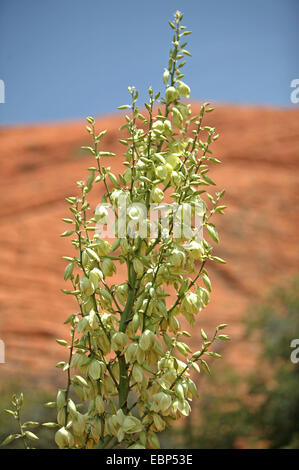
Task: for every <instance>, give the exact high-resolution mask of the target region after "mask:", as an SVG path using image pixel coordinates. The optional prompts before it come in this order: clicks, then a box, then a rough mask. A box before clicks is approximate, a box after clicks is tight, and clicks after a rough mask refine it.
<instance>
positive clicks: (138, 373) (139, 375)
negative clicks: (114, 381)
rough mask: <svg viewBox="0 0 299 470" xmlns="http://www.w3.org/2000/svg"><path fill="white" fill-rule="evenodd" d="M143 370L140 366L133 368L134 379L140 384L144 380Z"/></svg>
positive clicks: (136, 365) (135, 365)
mask: <svg viewBox="0 0 299 470" xmlns="http://www.w3.org/2000/svg"><path fill="white" fill-rule="evenodd" d="M143 376H144V374H143V369H142V367H140V365H139V364H134V366H133V372H132V377H133V379H134V380H135V382H137V383H140V382H142V380H143Z"/></svg>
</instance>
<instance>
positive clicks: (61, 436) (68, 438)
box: [55, 427, 74, 449]
mask: <svg viewBox="0 0 299 470" xmlns="http://www.w3.org/2000/svg"><path fill="white" fill-rule="evenodd" d="M55 442H56V444H57V445H58V447H60V449H64V448H67V447H73V445H74V438H73V436H72V434H71V433H70V432H69V431H67V430H66V429H65V427H62V428H60V429H59V430H58V431H57V432H56V434H55Z"/></svg>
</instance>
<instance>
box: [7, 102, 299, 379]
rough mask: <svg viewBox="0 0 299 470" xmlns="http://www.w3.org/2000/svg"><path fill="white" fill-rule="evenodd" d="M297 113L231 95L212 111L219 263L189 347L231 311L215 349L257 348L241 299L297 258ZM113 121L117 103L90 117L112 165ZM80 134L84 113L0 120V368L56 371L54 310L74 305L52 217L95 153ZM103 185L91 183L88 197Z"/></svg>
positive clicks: (47, 374)
mask: <svg viewBox="0 0 299 470" xmlns="http://www.w3.org/2000/svg"><path fill="white" fill-rule="evenodd" d="M198 110H199V107H198V106H197V105H195V106H194V108H193V111H194V112H196V111H198ZM298 119H299V111H297V110H296V111H287V110H273V109H261V108H248V107H237V106H227V107H226V106H223V107H221V106H220V107H218V108H217V109H216V110H215V111H214V113H212V114H210V115H209V124H211V125H213V126H216V127H217V129H218V131H219V132H220V134H221V138H220V139H219V141H217V143H216V144H214V145H215V147H214V153H215V156H218V157H220V158H221V160H222V161H223V165H215V166H213V169H212V171H211V176H212V177H213V179H214V180H215V181H216V182H217V185H218V188H226V190H227V194H226V196H225V201H224V203H225V204H226V205H227V206H228V210H227V213H226V215H225V216H224V217H223V216H219V217H218V220H217V223H218V228H219V233H220V237H221V244H220V246H219V248H217V254H218V255H219V256H221V257H223V258H225V259H226V260H227V261H228V263H227V265H215V264H213V265H212V264H211V267H210V272H211V279H212V283H213V295H212V300H211V303H210V305H209V307H208V308H207V309H206V310H205V311H203V312H202V313H201V314H200V317H199V318H198V323H197V325H198V328H197V330H193V333H194V337H193V340H192V342H193V347H194V348H196V347H197V346H196V343H197V341H198V342H200V335H199V331H200V327H203V328H204V329H205V330H206V331H207V332H212V331H213V329H214V327H215V326H216V325H217V324H218V323H224V322H225V323H229V328H228V329H227V332H228V333H229V334H230V335H231V337H232V342H231V343H230V344H229V345H227V343H225V346H226V347H225V351H224V356H225V360H226V361H228V362H229V363H233V364H236V365H237V366H238V367H239V368H245V367H248V366H250V365H252V364H253V363H254V356H255V345H254V344H249V343H247V342H245V341H243V340H242V338H241V335H242V324H241V322H242V318H243V316H244V313H245V312H246V308H247V305H248V304H249V303H251V302H252V301H255V300H256V299H257V297H258V296H260V295H261V294H263V293H264V291H265V290H266V289H267V288H268V287H269V285H270V284H271V283H272V282H273V281H275V280H276V281H277V280H279V279H280V278H284V277H286V276H288V275H290V274H292V273H294V272H295V271H296V269H298V265H299V250H298V246H297V240H298V236H297V231H296V230H297V228H298V226H299V220H298V204H299V174H298V159H299V126H298V121H297V120H298ZM122 122H123V118H122V117H121V116H118V115H116V116H114V117H110V118H101V119H99V120H98V121H97V126H98V128H99V129H108V134H107V135H106V136H105V138H104V140H103V146H104V150H109V151H113V152H115V153H116V154H117V157H114V158H113V159H112V158H111V159H109V163H107V165H108V164H109V165H110V166H111V167H112V171H114V173H117V170H118V169H120V168H121V161H122V157H121V154H122V152H123V147H122V146H121V145H120V144H119V143H118V137H119V133H118V128H119V126H120V125H121V123H122ZM87 142H88V134H87V133H86V131H85V125H84V122H80V123H68V124H56V125H44V126H31V127H22V128H20V127H15V128H8V129H5V128H4V129H3V128H2V129H1V130H0V150H1V151H0V155H1V173H0V182H1V192H0V220H1V223H0V241H1V245H0V246H1V250H0V338H1V339H2V340H4V342H5V346H6V364H0V377H1V378H2V379H3V378H4V377H7V375H12V376H13V377H14V378H15V377H18V378H24V377H27V378H30V377H32V376H33V377H35V378H36V379H37V378H38V379H39V380H42V381H46V382H50V381H51V380H53V376H54V375H56V374H57V371H56V369H55V363H56V362H57V361H58V360H61V358H62V356H63V354H64V351H63V348H61V347H60V346H58V345H57V344H56V342H55V338H62V337H67V334H68V329H67V327H65V326H64V325H63V321H64V319H65V318H66V317H67V316H68V315H69V314H70V313H71V312H72V311H76V306H75V301H74V299H73V298H71V297H69V296H66V295H64V294H62V293H61V292H60V289H61V288H63V287H65V284H64V281H63V271H64V266H65V262H64V261H63V260H62V259H61V257H62V255H67V254H70V253H71V246H70V241H69V239H63V238H59V234H60V233H61V232H62V231H63V230H65V225H64V224H63V222H61V217H67V215H66V214H67V212H68V209H67V205H66V204H65V202H64V198H65V197H66V196H69V195H73V194H76V189H77V188H76V186H75V184H74V183H75V181H77V180H78V179H82V178H84V177H85V176H86V175H87V171H86V168H87V167H88V166H90V165H93V163H91V162H92V159H91V157H89V156H87V155H86V154H85V153H84V154H83V152H82V151H80V146H81V145H84V144H86V143H87ZM100 197H101V194H100V193H98V194H97V190H95V191H93V196H92V201H93V203H94V205H96V204H97V203H98V202H99V200H100ZM196 331H198V334H197V335H196ZM59 374H61V373H60V372H59Z"/></svg>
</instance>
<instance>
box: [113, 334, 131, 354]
mask: <svg viewBox="0 0 299 470" xmlns="http://www.w3.org/2000/svg"><path fill="white" fill-rule="evenodd" d="M127 341H128V337H127V335H126V334H125V333H122V332H121V331H119V332H118V333H114V335H113V336H112V338H111V347H112V349H113V351H122V350H123V349H124V347H125V345H126V344H127Z"/></svg>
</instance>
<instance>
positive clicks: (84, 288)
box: [80, 276, 94, 296]
mask: <svg viewBox="0 0 299 470" xmlns="http://www.w3.org/2000/svg"><path fill="white" fill-rule="evenodd" d="M80 291H81V292H82V294H83V295H86V296H90V295H92V294H93V293H94V286H93V284H92V282H91V281H90V280H89V279H88V277H87V276H83V277H82V278H81V279H80Z"/></svg>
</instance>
